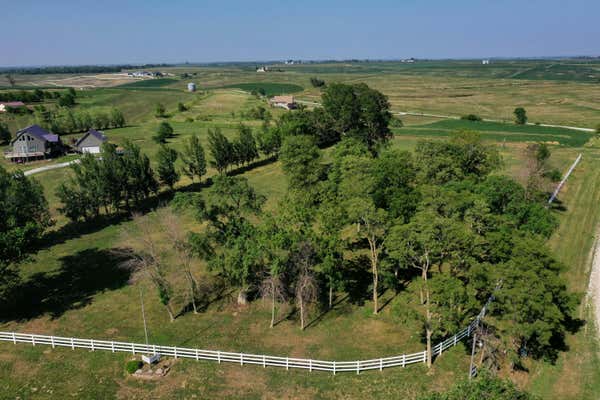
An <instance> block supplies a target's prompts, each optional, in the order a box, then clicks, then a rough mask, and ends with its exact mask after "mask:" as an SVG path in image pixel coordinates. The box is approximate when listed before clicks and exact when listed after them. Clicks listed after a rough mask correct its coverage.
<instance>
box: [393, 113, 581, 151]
mask: <svg viewBox="0 0 600 400" xmlns="http://www.w3.org/2000/svg"><path fill="white" fill-rule="evenodd" d="M458 130H473V131H477V132H479V133H480V134H481V136H482V137H483V138H484V139H489V140H495V141H499V142H501V141H503V140H506V141H509V142H551V143H558V144H561V145H564V146H570V147H579V146H583V145H584V144H585V143H586V142H587V141H588V140H589V139H590V138H591V137H592V136H593V135H592V134H591V133H587V132H580V131H575V130H572V129H564V128H550V127H544V126H537V125H516V124H510V123H502V122H473V121H463V120H443V121H438V122H433V123H431V124H426V125H418V126H411V127H410V128H403V129H398V130H396V131H395V134H396V135H397V136H427V137H431V136H440V137H444V136H449V135H450V134H451V133H452V132H454V131H458Z"/></svg>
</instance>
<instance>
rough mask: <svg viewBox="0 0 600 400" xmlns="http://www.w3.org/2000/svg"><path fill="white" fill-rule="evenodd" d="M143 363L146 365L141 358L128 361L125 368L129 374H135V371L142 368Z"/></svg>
mask: <svg viewBox="0 0 600 400" xmlns="http://www.w3.org/2000/svg"><path fill="white" fill-rule="evenodd" d="M142 365H144V364H143V363H142V362H141V361H139V360H131V361H127V364H125V370H126V371H127V373H129V374H134V373H135V371H137V370H138V369H140V368H142Z"/></svg>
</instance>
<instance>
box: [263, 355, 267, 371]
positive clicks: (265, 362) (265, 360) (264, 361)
mask: <svg viewBox="0 0 600 400" xmlns="http://www.w3.org/2000/svg"><path fill="white" fill-rule="evenodd" d="M263 368H267V357H266V356H265V355H264V354H263Z"/></svg>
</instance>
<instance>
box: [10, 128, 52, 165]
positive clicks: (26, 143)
mask: <svg viewBox="0 0 600 400" xmlns="http://www.w3.org/2000/svg"><path fill="white" fill-rule="evenodd" d="M10 144H11V146H12V151H8V152H5V153H4V157H5V158H8V159H10V160H11V161H14V162H26V161H30V160H36V159H40V158H46V157H52V156H55V155H57V154H60V153H61V152H62V150H63V147H62V143H61V141H60V137H59V136H58V135H55V134H53V133H50V132H48V131H47V130H45V129H43V128H42V127H41V126H39V125H31V126H28V127H27V128H23V129H21V130H20V131H18V132H17V133H16V135H15V138H14V139H13V140H12V142H10Z"/></svg>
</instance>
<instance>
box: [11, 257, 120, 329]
mask: <svg viewBox="0 0 600 400" xmlns="http://www.w3.org/2000/svg"><path fill="white" fill-rule="evenodd" d="M130 258H131V252H130V251H128V250H119V251H118V252H117V251H111V250H105V249H97V248H91V249H85V250H81V251H79V252H77V253H75V254H73V255H69V256H64V257H61V258H60V262H61V263H62V265H61V267H60V268H59V269H58V270H57V271H51V272H39V273H36V274H34V275H32V276H30V277H29V278H28V279H27V280H25V281H24V282H22V283H21V284H20V285H19V286H18V287H17V288H16V289H15V291H14V295H13V296H12V297H11V300H12V301H11V302H10V303H11V304H12V305H11V306H9V308H8V309H7V310H6V311H3V312H2V313H1V314H2V317H0V320H4V321H7V320H27V319H31V318H35V317H37V316H40V315H43V314H46V313H47V314H49V315H50V316H51V317H52V318H58V317H60V316H61V315H62V314H64V313H65V312H66V311H68V310H73V309H78V308H81V307H85V306H86V305H88V304H90V303H91V302H92V299H93V297H94V295H96V294H97V293H100V292H103V291H105V290H115V289H118V288H120V287H123V286H125V285H126V284H127V282H128V280H129V278H130V274H131V271H130V270H129V269H127V268H124V267H123V266H122V265H123V264H124V263H125V262H126V261H127V260H129V259H130Z"/></svg>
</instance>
